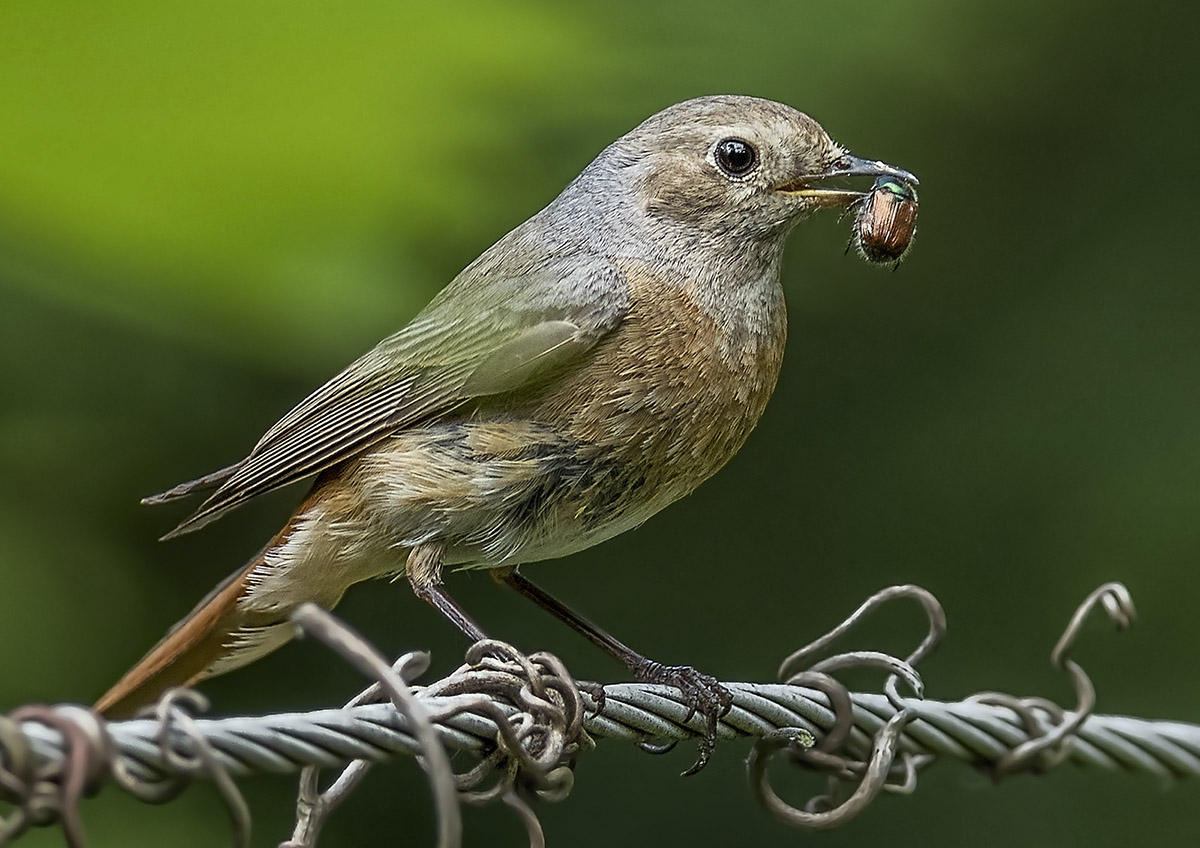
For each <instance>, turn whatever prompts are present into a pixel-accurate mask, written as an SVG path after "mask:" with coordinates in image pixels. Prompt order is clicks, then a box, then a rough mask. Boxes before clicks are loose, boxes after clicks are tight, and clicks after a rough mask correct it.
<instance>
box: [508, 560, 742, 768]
mask: <svg viewBox="0 0 1200 848" xmlns="http://www.w3.org/2000/svg"><path fill="white" fill-rule="evenodd" d="M492 573H493V575H494V576H495V578H496V579H497V580H498V581H500V582H501V583H504V584H505V585H507V586H511V587H512V588H513V589H515V590H517V592H518V593H520V594H521V595H524V596H525V597H526V598H529V599H530V600H531V601H533V602H534V603H535V604H537V605H538V606H539V607H541V608H542V609H544V610H546V611H547V612H549V613H550V614H551V615H553V616H555V617H556V618H558V619H559V620H560V621H562V622H564V623H566V624H567V625H569V626H570V627H571V628H572V629H574V630H575V631H577V632H578V633H580V634H581V635H583V636H585V637H586V638H587V639H588V640H589V641H590V642H591V643H592V644H593V645H595V646H597V647H598V648H600V650H602V651H604V652H605V653H607V654H609V655H611V656H613V657H615V658H616V659H618V660H620V661H621V662H622V663H623V664H624V665H625V667H626V668H628V669H629V670H630V671H631V672H632V673H633V676H634V678H635V679H636V680H640V681H642V682H643V683H661V684H664V685H666V686H674V687H675V688H676V689H678V690H679V691H680V692H682V693H683V697H684V700H685V702H686V703H687V706H688V715H687V718H686V719H684V721H685V722H687V721H691V719H692V716H694V715H695V714H696V713H699V714H700V715H701V716H702V717H703V718H704V723H705V728H704V735H703V736H702V737H701V738H700V743H699V746H698V747H699V750H698V752H697V757H696V762H695V763H693V764H692V766H691V768H689V769H688V770H687V771H685V772H684V774H685V775H690V774H695V773H696V772H698V771H700V769H702V768H704V766H705V764H706V763H707V762H708V758H709V757H710V756H711V755H712V752H713V747H714V746H715V744H716V738H717V721H718V720H719V719H720V718H721V716H723V715H725V714H726V713H727V712H729V708H730V707H731V706H733V694H732V693H731V692H730V691H729V690H728V689H726V688H725V687H724V686H722V685H721V684H720V683H719V682H717V679H716V678H715V677H711V676H709V675H707V674H703V673H701V672H699V671H697V670H696V669H694V668H692V667H691V666H690V665H663V664H662V663H659V662H655V661H654V660H652V659H649V658H648V657H645V656H643V655H642V654H639V653H638V652H637V651H635V650H633V648H631V647H629V646H628V645H626V644H625V643H624V642H622V641H620V640H619V639H617V638H616V637H614V636H613V635H612V634H610V633H608V632H606V631H604V630H602V629H601V628H600V627H598V626H596V625H595V624H593V623H592V622H591V621H588V619H586V618H584V617H583V616H582V615H580V614H579V613H577V612H575V610H573V609H571V608H570V607H568V606H567V605H566V604H564V603H563V602H562V601H560V600H558V599H557V598H555V597H554V596H553V595H551V594H549V593H548V592H546V591H545V590H544V589H542V588H540V587H539V586H537V585H536V584H534V583H532V582H531V581H529V580H528V579H526V577H525V576H524V575H523V574H521V573H520V572H519V571H517V569H516V567H515V566H511V567H507V568H498V569H495V570H494V571H493V572H492Z"/></svg>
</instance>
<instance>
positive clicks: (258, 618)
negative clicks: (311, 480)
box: [96, 485, 373, 718]
mask: <svg viewBox="0 0 1200 848" xmlns="http://www.w3.org/2000/svg"><path fill="white" fill-rule="evenodd" d="M331 506H333V505H332V504H330V503H328V499H327V498H325V497H324V496H323V494H322V492H321V486H320V485H318V486H317V487H315V488H314V489H313V491H312V493H310V494H309V496H308V497H307V498H306V499H305V501H304V503H302V504H301V505H300V508H299V509H298V510H296V513H295V514H294V515H293V516H292V518H291V520H290V521H289V522H288V523H287V525H286V526H285V527H284V528H283V529H282V530H281V531H280V532H279V533H278V534H277V535H276V536H275V538H274V539H272V540H271V541H270V543H268V544H267V546H266V547H265V548H263V549H262V551H260V552H259V553H258V555H257V556H255V557H254V558H253V559H251V560H250V562H248V563H247V564H246V565H245V566H244V567H243V568H241V569H239V570H238V571H235V572H234V573H233V574H231V575H230V576H229V577H227V578H226V579H225V580H224V581H223V582H222V583H221V584H220V585H218V586H217V587H216V588H215V589H213V590H212V592H210V593H209V594H208V597H206V598H205V599H204V600H202V601H201V602H200V603H199V604H198V605H197V606H196V608H195V609H193V610H192V611H191V612H190V613H188V615H187V616H186V617H185V618H184V619H183V620H182V621H180V622H179V623H178V624H176V625H175V626H174V627H172V628H171V629H170V630H169V631H168V632H167V635H166V636H164V637H163V638H162V640H161V641H160V642H159V643H158V644H157V645H155V646H154V647H153V648H151V649H150V652H149V653H148V654H146V655H145V656H144V657H142V659H141V660H140V661H139V662H138V663H137V664H136V665H135V666H134V667H133V668H131V669H130V670H129V671H128V672H126V674H125V676H124V677H122V678H121V679H120V680H118V681H117V683H116V685H114V686H113V687H112V688H111V689H110V690H108V692H106V693H105V694H104V696H103V697H102V698H100V700H99V701H98V702H97V703H96V710H97V711H99V712H100V713H103V714H104V715H105V716H107V717H109V718H124V717H127V716H130V715H132V714H133V713H134V712H135V711H137V710H138V709H139V708H140V707H142V706H144V705H146V704H150V703H153V702H154V701H156V700H157V699H158V697H159V696H160V695H161V694H162V693H163V692H164V691H166V690H167V689H169V688H171V687H173V686H191V685H193V684H194V683H197V682H198V681H200V680H203V679H204V678H206V677H211V676H213V675H215V674H221V673H223V672H226V671H231V670H233V669H235V668H238V667H239V666H242V665H245V664H246V663H249V662H252V661H254V660H256V659H258V658H259V657H262V656H264V655H266V654H268V653H270V652H271V651H274V650H275V649H277V648H280V647H282V646H283V645H284V644H286V643H287V642H288V641H289V640H290V639H291V638H292V636H293V635H294V634H295V628H294V625H292V623H291V620H290V618H289V616H290V614H291V613H292V611H293V610H295V609H296V607H298V606H300V604H302V603H304V602H306V601H315V602H316V603H319V604H321V605H322V606H324V607H326V608H329V607H332V606H333V605H334V604H336V603H337V602H338V600H340V599H341V596H342V592H344V591H345V589H346V588H347V587H348V586H349V585H350V584H351V583H355V582H358V581H359V580H362V579H366V578H367V577H370V576H373V575H372V573H370V572H363V571H352V570H351V569H349V568H346V567H344V564H343V562H342V560H341V553H342V552H343V551H342V550H341V549H340V548H339V546H338V543H337V537H336V535H335V534H332V533H330V532H329V525H330V524H331V523H333V522H334V521H335V516H334V515H333V514H332V512H331V510H330V507H331Z"/></svg>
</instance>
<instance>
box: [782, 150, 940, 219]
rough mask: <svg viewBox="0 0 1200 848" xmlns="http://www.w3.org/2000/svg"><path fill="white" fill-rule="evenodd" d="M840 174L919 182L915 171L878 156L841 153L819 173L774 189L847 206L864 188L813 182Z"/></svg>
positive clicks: (816, 201)
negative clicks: (855, 188)
mask: <svg viewBox="0 0 1200 848" xmlns="http://www.w3.org/2000/svg"><path fill="white" fill-rule="evenodd" d="M840 177H891V178H892V179H894V180H898V181H899V182H902V183H907V184H909V185H914V186H915V185H920V183H919V181H918V180H917V177H916V175H915V174H912V173H911V172H909V171H906V170H904V169H903V168H897V167H894V166H892V165H889V164H887V163H886V162H880V161H879V160H878V159H874V160H872V159H859V158H858V157H857V156H851V155H850V154H849V153H845V154H843V155H841V156H839V157H838V158H837V159H835V160H834V161H833V162H832V163H830V165H829V167H828V168H826V169H825V170H824V171H822V172H821V173H819V174H811V175H805V176H803V177H798V178H796V179H794V180H791V181H789V182H788V183H786V184H785V185H781V186H779V187H778V188H777V189H775V190H776V191H780V192H783V193H785V194H790V195H793V196H795V197H803V198H805V199H807V200H808V201H809V202H810V203H811V204H812V205H813V206H814V207H822V206H840V207H843V208H845V207H848V206H850V205H851V204H853V203H855V202H857V201H858V200H860V199H861V198H862V197H864V196H865V193H864V192H861V191H853V190H852V189H846V188H822V187H821V186H818V185H814V183H818V182H820V181H821V180H831V179H837V178H840Z"/></svg>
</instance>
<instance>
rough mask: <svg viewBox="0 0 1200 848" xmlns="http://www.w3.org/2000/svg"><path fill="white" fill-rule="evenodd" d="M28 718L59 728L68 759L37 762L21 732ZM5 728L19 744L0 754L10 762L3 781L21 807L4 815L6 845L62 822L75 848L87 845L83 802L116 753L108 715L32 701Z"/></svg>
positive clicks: (1, 829)
mask: <svg viewBox="0 0 1200 848" xmlns="http://www.w3.org/2000/svg"><path fill="white" fill-rule="evenodd" d="M22 722H35V723H37V724H40V725H43V726H44V727H49V728H53V729H54V730H56V731H58V733H59V734H61V738H62V740H63V757H62V759H61V760H59V761H58V762H51V763H46V762H43V763H41V764H38V763H36V762H35V760H34V758H33V757H31V756H30V751H29V746H28V740H27V739H26V738H25V737H24V734H22V733H20V732H19V726H20V724H21V723H22ZM0 729H2V730H3V734H4V737H5V741H10V740H12V741H13V742H15V744H13V745H12V747H11V748H9V747H8V746H7V745H6V746H5V748H6V750H7V751H11V753H10V754H9V755H8V756H6V757H0V763H2V764H3V765H4V766H5V768H3V769H0V774H2V775H3V778H0V785H3V787H4V789H5V791H6V793H11V795H12V796H13V797H14V798H15V800H16V809H15V810H13V811H12V812H11V813H10V814H9V816H7V817H6V818H3V819H0V845H6V844H8V843H9V842H10V841H11V840H13V839H16V838H17V837H18V836H20V835H21V834H22V833H24V832H25V830H26V829H27V828H28V827H30V826H31V825H33V826H45V825H47V824H50V823H52V822H54V821H58V822H59V823H60V824H61V825H62V829H63V836H64V837H65V839H66V842H67V845H68V846H69V848H83V845H84V844H85V841H84V836H83V823H82V821H81V820H80V817H79V802H80V800H81V799H82V798H83V795H84V793H85V792H87V791H88V790H89V789H90V788H92V787H94V786H95V785H96V784H97V782H98V781H99V779H100V777H101V776H102V775H103V773H104V771H105V768H106V766H107V763H108V761H109V759H110V757H111V754H112V750H111V746H110V744H109V739H108V735H107V733H106V732H105V729H104V723H103V719H101V718H100V717H99V716H97V715H95V714H94V713H92V712H91V711H90V710H85V709H83V708H82V707H74V706H61V707H51V706H45V705H43V704H31V705H29V706H25V707H21V708H20V709H17V710H14V711H13V712H12V713H11V714H10V715H9V716H8V717H7V718H6V719H5V722H4V724H3V726H2V727H0ZM14 729H17V731H16V732H14ZM18 739H19V741H18Z"/></svg>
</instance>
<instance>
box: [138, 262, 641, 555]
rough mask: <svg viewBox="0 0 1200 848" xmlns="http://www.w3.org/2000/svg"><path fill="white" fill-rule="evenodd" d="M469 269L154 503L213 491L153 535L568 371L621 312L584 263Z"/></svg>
mask: <svg viewBox="0 0 1200 848" xmlns="http://www.w3.org/2000/svg"><path fill="white" fill-rule="evenodd" d="M485 256H486V254H485ZM471 271H472V269H471V268H468V269H467V271H465V272H464V273H463V274H462V275H460V276H459V278H458V279H456V280H455V282H454V283H452V284H451V285H450V286H449V287H447V289H446V291H444V292H442V294H441V295H439V296H438V297H437V298H435V299H434V301H433V302H432V303H431V304H430V305H429V306H428V307H426V309H425V310H424V311H423V312H422V313H421V314H420V315H418V316H417V317H416V318H414V319H413V321H412V323H410V324H409V325H408V326H407V327H405V328H404V329H402V330H401V331H400V332H398V333H396V334H395V335H393V336H390V337H388V338H387V339H384V340H383V341H382V342H380V344H379V345H378V346H376V347H375V348H374V349H373V350H371V351H369V352H368V353H367V354H365V355H364V356H362V357H361V358H360V359H358V360H357V361H355V362H354V363H353V364H351V365H350V366H349V367H348V368H346V369H345V370H344V371H342V372H341V373H340V374H338V375H337V376H335V377H334V378H333V379H331V380H330V381H329V382H327V383H326V384H325V385H323V386H322V387H321V388H319V389H317V390H316V391H315V392H313V394H311V395H309V396H308V397H307V398H305V399H304V400H303V401H301V402H300V403H299V404H297V405H296V407H295V408H293V409H292V410H291V411H290V412H288V413H287V414H286V415H284V416H283V417H282V418H281V419H280V420H279V421H278V422H277V423H276V424H275V425H274V426H272V427H271V428H270V429H269V430H268V431H267V432H266V433H265V434H264V435H263V437H262V438H261V439H260V440H259V442H258V444H256V445H255V446H254V449H253V450H251V451H250V454H249V455H248V456H247V457H246V458H245V459H244V460H242V462H240V463H238V464H236V465H234V466H230V468H227V469H223V470H222V471H220V472H216V473H215V474H212V475H208V476H207V477H204V478H200V480H199V481H195V482H194V483H185V484H181V485H180V486H177V487H175V488H174V489H171V490H169V491H168V492H166V493H164V494H163V495H161V496H156V497H157V498H158V501H156V502H162V501H165V500H173V499H175V498H177V497H183V496H185V495H187V494H190V493H191V492H193V491H201V490H203V487H202V486H200V485H197V484H199V483H205V484H207V488H209V489H211V488H213V487H214V484H219V485H218V486H217V487H216V491H215V492H213V494H211V495H210V496H209V497H208V499H207V500H205V501H204V502H203V503H202V504H201V505H200V507H199V508H198V509H197V510H196V511H195V512H194V513H193V514H192V515H191V516H189V517H188V518H187V519H186V520H184V521H183V523H181V524H180V525H179V526H178V527H176V528H175V529H174V530H172V531H171V532H170V533H168V534H167V535H166V536H164V537H163V538H171V537H174V536H178V535H182V534H183V533H187V532H190V531H192V530H196V529H199V528H200V527H203V526H204V525H205V524H207V523H209V522H210V521H213V520H215V519H217V518H218V517H220V516H221V515H222V514H224V513H225V512H227V511H229V510H231V509H233V508H235V507H237V506H239V505H241V504H243V503H245V502H246V501H248V500H250V499H251V498H253V497H256V496H257V495H260V494H263V493H265V492H268V491H270V490H272V489H276V488H278V487H280V486H285V485H287V484H288V483H293V482H295V481H297V480H300V479H302V478H304V477H308V476H310V475H312V474H315V473H317V472H319V471H321V470H322V469H324V468H328V467H329V466H331V465H334V464H336V463H338V462H341V461H342V460H344V459H347V458H349V457H351V456H354V455H355V454H357V453H360V452H361V451H362V450H364V449H365V448H367V447H369V446H371V445H372V444H374V443H376V442H378V441H379V440H381V439H383V438H386V437H387V436H388V435H389V434H391V433H394V432H396V431H398V430H401V429H404V428H405V427H409V426H412V425H414V424H416V423H419V422H421V421H425V420H429V419H431V418H434V417H436V416H438V415H444V414H446V413H447V412H449V411H450V410H453V409H454V408H455V407H457V406H459V405H460V404H462V403H463V402H464V401H466V400H468V399H470V398H472V397H482V396H485V395H489V394H497V393H500V392H506V391H511V390H513V389H515V388H518V387H519V386H520V385H522V384H523V383H525V382H527V381H528V380H530V379H532V378H534V377H536V376H539V375H542V374H545V373H547V372H548V371H549V370H550V369H552V368H557V367H561V366H563V365H566V364H568V363H570V362H571V361H573V360H575V359H577V358H579V357H581V356H583V355H585V354H586V353H587V351H588V350H590V349H591V348H592V347H593V346H594V345H595V344H596V342H597V341H599V339H600V338H602V337H603V336H604V335H605V334H606V333H608V332H610V331H611V330H612V329H614V328H615V327H616V326H618V325H619V324H620V322H621V320H622V318H623V317H624V314H625V310H626V308H627V305H628V287H627V284H626V282H625V279H624V277H623V276H622V275H621V274H620V272H618V271H617V270H616V269H615V268H613V267H612V266H611V265H608V264H607V263H603V262H600V261H597V260H595V259H594V258H592V259H591V261H586V262H581V261H578V260H576V261H575V262H574V263H572V264H567V263H565V262H559V263H548V264H546V265H544V266H543V267H540V268H538V269H536V270H532V271H530V272H528V273H527V274H525V275H524V276H520V277H517V278H515V279H514V278H512V277H508V278H504V279H503V280H502V281H501V282H495V280H494V279H489V278H488V276H487V274H486V273H485V272H479V273H476V274H474V275H472V274H471ZM480 273H483V278H482V280H481V279H480ZM514 293H519V294H520V295H522V296H521V297H514V296H513V295H514ZM517 301H520V302H522V306H521V307H517V306H516V305H515V303H516V302H517Z"/></svg>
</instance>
